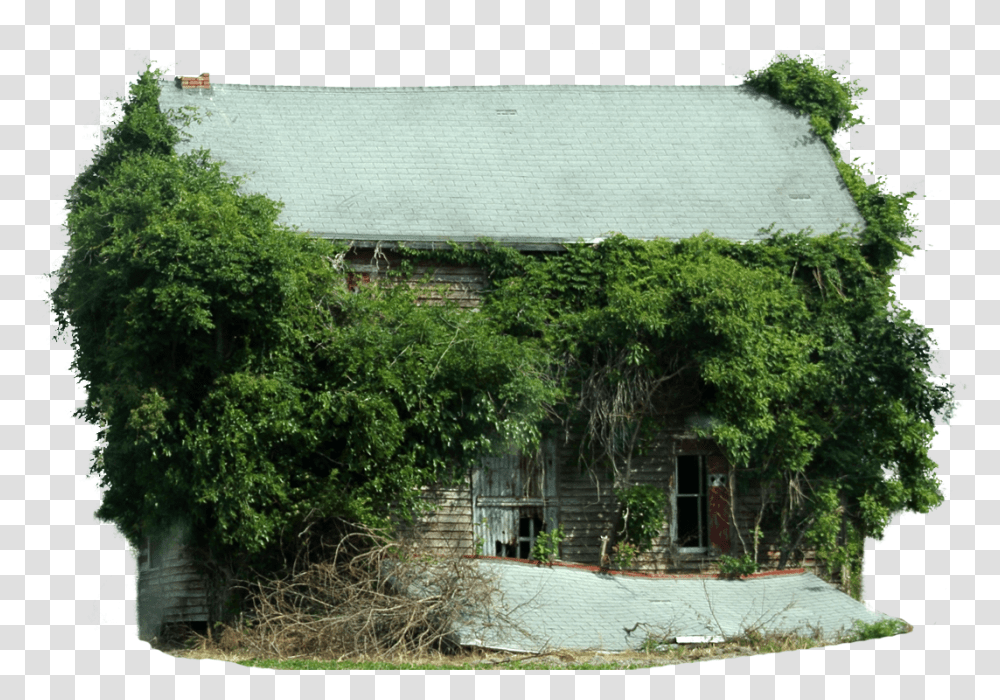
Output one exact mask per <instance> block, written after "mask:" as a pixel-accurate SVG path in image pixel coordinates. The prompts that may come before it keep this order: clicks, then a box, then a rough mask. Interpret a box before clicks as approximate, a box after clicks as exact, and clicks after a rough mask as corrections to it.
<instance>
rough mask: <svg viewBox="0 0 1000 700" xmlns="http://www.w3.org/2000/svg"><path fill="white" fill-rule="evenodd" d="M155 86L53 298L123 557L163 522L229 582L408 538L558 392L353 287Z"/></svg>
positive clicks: (488, 324)
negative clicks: (303, 541) (368, 536)
mask: <svg viewBox="0 0 1000 700" xmlns="http://www.w3.org/2000/svg"><path fill="white" fill-rule="evenodd" d="M160 74H161V73H160V71H150V70H148V69H147V71H146V72H145V73H143V74H141V75H140V76H139V80H138V82H137V83H135V84H134V85H133V86H132V87H131V90H130V98H129V99H128V100H127V101H125V104H124V109H123V117H122V120H121V122H120V123H119V124H117V125H116V126H115V127H114V128H113V129H111V131H110V132H109V133H108V134H107V139H106V142H105V144H104V145H103V146H102V147H101V148H100V149H98V152H97V153H96V155H95V159H94V161H93V163H92V164H91V165H90V166H89V167H88V168H86V169H85V170H84V172H83V173H81V175H80V176H79V177H78V178H77V180H76V182H75V183H74V185H73V187H72V189H71V191H70V192H69V195H68V197H67V205H68V208H69V214H68V218H67V228H68V229H69V232H70V241H69V249H68V251H67V255H66V257H65V260H64V262H63V265H62V267H61V268H60V270H58V271H57V273H55V274H57V275H58V278H59V283H58V286H57V287H56V288H55V289H54V290H53V292H52V294H51V299H52V306H53V309H54V311H55V313H56V318H57V320H58V327H59V328H58V330H59V333H60V334H62V333H65V332H66V331H67V330H69V331H71V332H72V345H73V348H74V350H75V359H74V364H73V367H74V369H75V370H76V371H77V373H78V374H79V376H80V378H81V380H82V381H83V382H85V385H86V387H87V401H86V404H85V405H84V406H83V407H82V408H81V409H79V410H78V411H77V413H76V415H77V416H79V417H82V418H84V419H85V420H86V421H87V422H89V423H91V424H94V425H99V426H100V427H101V430H100V432H99V434H98V438H99V440H100V441H102V443H103V444H101V445H100V446H99V447H98V448H97V449H96V450H95V452H94V463H93V466H92V469H91V471H92V473H93V474H94V475H96V476H97V477H99V478H100V483H101V487H102V489H103V490H104V493H103V499H102V502H101V505H100V508H99V509H98V510H97V513H96V516H97V517H98V518H99V519H101V520H105V521H109V522H113V523H115V524H116V525H117V527H118V528H119V530H120V531H121V532H122V533H123V534H124V535H125V536H126V537H127V539H128V541H129V542H130V543H131V544H132V546H133V547H139V546H140V545H141V538H142V537H144V536H145V535H149V534H154V535H155V534H157V533H163V532H167V531H168V528H172V527H173V526H174V525H176V524H178V523H179V524H180V525H181V526H182V527H186V528H187V530H188V531H189V532H190V534H191V536H192V542H191V546H192V547H193V548H194V550H195V551H199V552H203V553H204V554H205V556H204V557H203V561H202V562H201V563H204V564H206V565H207V566H208V565H210V566H213V567H215V569H214V571H215V573H216V574H218V575H220V576H224V577H226V578H227V579H228V580H230V581H231V580H233V579H234V578H239V577H240V576H241V575H247V574H248V573H249V572H250V571H251V570H254V571H268V570H272V571H273V570H275V569H276V568H277V567H279V565H281V562H283V557H284V554H285V553H286V552H292V551H294V550H295V546H296V544H297V542H298V538H299V536H300V534H301V533H305V532H308V533H309V534H310V535H322V534H323V532H324V531H325V532H329V533H331V534H334V533H335V529H336V528H337V527H339V525H337V524H338V523H340V522H341V519H346V520H348V521H351V522H355V523H360V524H362V525H365V526H369V527H386V526H389V525H390V524H392V523H393V522H397V521H400V520H402V521H404V522H405V521H406V520H407V519H408V518H409V517H410V516H412V515H414V514H418V513H420V512H422V510H423V508H424V504H423V501H421V500H420V498H419V496H420V489H421V487H423V486H426V485H429V484H433V483H437V482H439V481H441V480H444V481H446V482H447V481H448V480H449V479H452V478H456V477H458V476H461V475H462V473H463V472H462V470H463V469H464V468H465V467H468V466H469V465H470V464H471V463H472V460H474V459H475V458H476V457H477V456H478V455H479V454H480V453H483V452H488V451H492V450H496V449H499V447H500V446H501V445H507V444H510V445H513V446H517V447H523V448H525V449H530V447H531V446H532V445H533V444H535V443H537V441H538V437H539V436H538V424H539V423H540V422H541V420H542V418H543V417H544V414H545V411H546V406H547V405H548V404H549V403H551V402H553V401H555V400H556V398H558V397H557V395H556V393H555V392H554V391H553V389H552V387H550V386H549V385H548V384H547V383H546V382H545V381H544V378H543V369H544V368H545V367H546V363H545V358H544V356H542V355H540V354H539V352H538V350H537V349H536V348H534V347H533V346H531V345H530V344H525V343H521V342H520V341H519V340H518V339H517V338H514V337H512V336H504V335H503V334H502V333H500V332H499V330H498V329H497V327H496V324H495V322H494V321H493V320H492V319H491V318H489V317H487V316H485V315H478V314H468V313H463V312H462V311H460V310H459V309H457V308H454V307H435V306H420V305H418V304H416V303H415V297H414V293H413V292H412V291H411V290H410V289H409V288H408V287H407V286H406V285H388V286H386V285H373V286H367V287H362V288H361V289H359V290H357V293H351V292H350V291H349V289H348V286H347V281H346V271H345V268H344V264H343V257H344V253H345V248H344V247H343V246H337V245H334V244H332V243H330V242H328V241H323V240H321V239H316V238H312V237H310V236H308V235H306V234H305V233H301V232H298V231H293V230H290V229H287V228H285V227H282V226H280V225H279V224H277V223H276V218H277V215H278V213H279V211H280V206H279V205H278V204H276V203H274V202H272V201H270V200H268V199H267V198H265V197H263V196H259V195H245V194H243V193H241V192H240V191H239V184H240V180H239V179H238V178H229V177H226V176H225V175H224V174H223V173H222V171H221V164H220V163H218V162H213V161H212V160H211V159H210V157H209V155H208V152H207V151H196V152H193V153H188V154H179V153H178V152H177V150H176V148H175V147H176V146H177V144H178V143H179V140H180V138H181V137H182V136H183V132H182V128H183V127H185V126H187V125H188V124H190V119H191V118H194V116H193V115H190V114H183V113H180V114H178V113H163V112H161V111H160V108H159V99H158V98H159V89H160V88H159V84H158V81H157V78H158V77H159V75H160ZM123 101H124V100H123ZM324 528H325V530H324Z"/></svg>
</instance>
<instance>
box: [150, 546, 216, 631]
mask: <svg viewBox="0 0 1000 700" xmlns="http://www.w3.org/2000/svg"><path fill="white" fill-rule="evenodd" d="M182 534H183V530H182V529H181V528H175V529H174V530H172V531H171V532H170V533H167V534H166V535H165V536H162V537H160V538H157V539H154V541H153V542H152V547H153V551H152V552H151V551H150V547H149V543H148V541H147V542H146V543H144V545H143V547H141V548H140V550H139V557H138V570H139V576H138V580H137V583H136V588H137V590H136V607H137V610H138V617H139V620H138V623H139V638H140V639H143V640H149V639H151V638H152V637H154V636H156V635H157V634H159V631H160V627H161V625H163V624H164V623H171V622H207V621H208V602H207V595H206V590H205V585H204V581H203V579H202V577H201V576H200V575H199V574H198V572H197V570H196V568H195V564H194V558H193V557H192V556H190V555H189V554H188V552H187V549H186V548H185V547H184V546H183V544H182V541H183V540H182ZM157 548H159V552H157V551H156V550H157ZM151 554H152V555H153V556H152V559H153V560H152V561H151Z"/></svg>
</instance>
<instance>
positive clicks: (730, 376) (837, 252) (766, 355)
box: [411, 56, 954, 595]
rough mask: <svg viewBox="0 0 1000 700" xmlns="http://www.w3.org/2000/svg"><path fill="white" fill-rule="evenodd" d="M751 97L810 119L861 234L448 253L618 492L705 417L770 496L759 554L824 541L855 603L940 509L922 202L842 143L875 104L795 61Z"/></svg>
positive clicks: (781, 64) (622, 241) (759, 82)
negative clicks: (843, 132)
mask: <svg viewBox="0 0 1000 700" xmlns="http://www.w3.org/2000/svg"><path fill="white" fill-rule="evenodd" d="M747 84H748V86H749V87H750V88H751V89H755V90H757V91H759V92H762V93H764V94H768V95H770V96H772V97H775V98H777V99H780V100H782V101H784V102H786V103H787V104H789V105H791V106H792V107H795V108H797V109H800V110H802V111H804V112H806V113H808V114H809V115H810V120H811V124H812V125H813V129H814V131H815V132H816V134H817V136H818V137H819V138H821V139H822V140H823V141H824V143H826V145H827V146H828V148H829V150H830V152H831V155H832V156H833V157H834V160H835V162H836V164H837V167H838V169H839V171H840V173H841V174H842V176H843V178H844V181H845V183H846V184H847V186H848V189H849V190H850V192H851V194H852V195H853V196H854V199H855V201H856V202H857V203H858V207H859V210H860V212H861V214H862V216H863V217H864V219H865V228H864V230H862V231H861V232H860V234H859V237H858V238H855V237H853V236H847V235H845V234H846V233H847V232H846V231H844V230H843V229H838V230H837V231H831V232H825V233H823V234H822V235H811V234H812V232H811V231H803V232H798V233H785V232H784V231H776V232H775V231H773V227H771V228H768V229H765V230H763V231H762V232H761V233H762V234H764V237H763V238H762V240H760V241H759V242H758V243H753V244H736V243H732V242H728V241H723V240H719V239H715V238H714V237H712V236H711V235H710V233H708V232H706V234H703V235H701V236H697V237H694V238H690V239H687V240H683V241H680V242H677V243H671V242H668V241H665V240H655V241H650V242H641V241H636V240H629V239H627V238H625V237H623V236H620V235H613V236H611V237H609V238H608V239H607V240H605V241H604V242H603V243H601V244H599V245H596V246H587V245H582V244H580V245H576V246H570V247H569V249H568V250H567V252H566V253H565V254H562V255H559V256H550V257H548V258H545V259H537V258H534V257H531V256H528V255H519V254H517V253H516V252H514V251H509V250H504V249H501V248H499V247H498V246H496V245H494V244H489V243H488V242H484V244H483V245H482V246H480V247H478V248H477V249H474V250H469V249H459V248H458V247H457V246H455V247H454V248H453V250H452V252H451V253H449V254H448V256H444V257H447V259H450V260H454V261H456V262H461V263H463V264H475V265H479V266H481V267H483V268H484V269H486V270H488V271H489V273H490V280H491V289H490V290H489V292H488V294H487V295H486V303H485V305H484V311H485V312H486V313H488V314H490V315H491V316H493V317H494V318H495V319H497V322H498V323H499V324H501V327H502V328H503V329H504V331H505V333H507V334H511V335H515V336H518V337H524V338H533V339H539V340H540V341H541V342H542V344H543V346H544V347H546V348H547V349H548V351H549V353H550V357H551V363H552V364H551V365H550V372H551V374H552V376H553V377H554V378H558V379H560V380H561V381H562V382H563V384H562V386H563V389H564V391H565V393H566V396H567V400H566V401H565V402H564V403H563V404H562V405H561V408H562V415H563V418H564V419H566V420H569V421H570V422H571V423H575V424H576V425H577V426H578V427H579V428H580V429H581V431H582V432H583V433H584V435H585V440H584V445H587V444H589V445H590V446H591V447H592V448H593V449H592V450H591V458H592V461H591V464H596V463H598V462H600V463H603V464H605V465H606V466H607V467H608V469H609V470H610V472H611V474H612V476H613V478H614V481H615V487H616V489H624V488H627V487H628V486H629V485H630V484H631V459H632V455H633V454H637V453H639V452H640V451H641V450H642V447H643V445H644V440H645V439H646V438H648V436H649V435H650V434H651V433H652V432H653V431H654V430H655V426H656V424H657V422H658V421H659V420H660V419H661V418H662V417H663V416H664V415H667V414H670V413H686V412H689V411H690V410H692V409H693V408H696V407H698V408H701V409H702V410H704V411H705V412H706V413H708V414H709V415H710V416H711V418H712V420H711V423H710V424H709V425H702V426H701V427H699V428H698V430H699V431H700V432H701V434H702V435H705V436H708V437H712V438H713V439H714V440H715V442H716V443H717V444H718V445H719V446H720V448H721V449H722V451H723V452H724V453H725V455H726V457H727V458H728V460H729V462H730V463H731V464H732V465H733V468H734V469H737V470H739V471H740V474H739V475H738V476H737V484H740V485H743V487H744V488H746V486H747V485H748V484H749V485H755V486H756V488H758V489H759V490H760V492H761V493H762V494H763V495H764V508H763V509H762V511H761V512H760V513H759V514H758V518H757V523H756V525H757V529H756V532H755V535H756V536H755V538H754V543H753V545H752V547H747V545H746V544H744V547H745V548H746V549H748V550H750V551H752V552H753V556H754V558H755V560H756V556H757V541H756V540H757V536H759V535H760V533H761V528H762V525H766V527H764V528H763V529H766V530H768V531H770V532H772V533H776V536H777V537H778V541H777V542H776V544H777V545H778V546H779V547H780V548H781V550H782V557H781V562H780V565H782V566H783V565H784V564H785V562H786V561H787V560H788V558H789V557H790V556H791V555H792V554H793V553H794V551H796V550H797V549H798V548H799V547H800V546H801V545H804V544H809V545H812V546H814V547H816V548H817V549H818V550H819V552H820V556H821V557H822V558H825V559H826V561H827V563H828V564H829V565H830V567H831V569H834V570H837V571H838V572H840V573H843V574H844V578H845V580H847V579H850V580H851V582H852V583H851V585H852V586H853V587H854V588H855V590H854V593H855V595H860V592H859V591H858V590H857V589H856V587H857V585H858V584H859V583H860V573H861V559H860V557H861V555H862V554H863V540H864V538H865V537H873V538H876V539H880V538H881V537H882V533H883V531H884V529H885V527H886V525H887V524H888V523H889V521H890V519H891V518H892V516H893V515H894V514H896V513H899V512H901V511H903V510H909V511H913V512H920V513H926V512H928V510H929V509H931V508H933V507H935V506H937V505H939V504H940V503H941V502H942V496H941V493H940V488H939V487H940V482H939V481H938V479H937V478H936V476H935V475H934V471H935V465H934V463H933V461H932V460H931V459H930V458H929V456H928V454H927V451H928V449H929V447H930V441H931V439H932V438H933V436H934V422H935V420H937V419H940V418H944V419H945V420H948V419H950V417H951V414H952V411H953V409H954V402H953V400H952V396H953V394H952V387H951V386H950V385H945V386H940V385H938V384H936V383H935V382H934V381H933V377H932V374H931V371H930V363H931V360H932V355H931V346H932V341H931V340H930V337H929V331H928V330H927V329H926V328H923V327H921V326H919V325H918V324H916V323H914V322H913V320H912V318H911V317H910V314H909V312H907V311H906V309H904V308H903V307H902V306H901V305H899V304H898V303H897V302H896V301H895V299H894V298H893V294H892V289H891V285H890V282H891V274H892V272H893V271H894V270H896V269H897V268H898V264H899V260H900V258H901V256H903V255H909V254H911V253H912V251H913V250H914V249H915V248H914V247H913V246H911V245H909V244H907V243H905V240H906V239H908V238H911V237H912V236H913V233H914V231H915V229H914V227H913V226H912V225H911V224H910V222H909V221H908V219H907V216H906V208H907V200H908V199H909V198H910V197H911V196H912V195H913V193H912V192H911V193H906V194H904V195H902V196H899V197H896V196H893V195H891V194H887V193H885V192H883V191H882V190H881V182H875V183H873V184H870V185H869V184H866V183H865V181H864V179H863V177H862V176H861V174H860V173H859V172H858V171H857V169H856V167H855V166H853V165H849V164H846V163H844V162H843V161H842V160H841V159H840V154H839V151H838V150H837V149H836V147H835V146H834V143H833V141H832V138H831V134H832V133H833V132H834V130H836V129H838V128H849V127H851V126H854V125H856V124H859V123H861V120H860V119H859V118H856V117H855V116H854V115H853V113H852V110H853V109H855V108H856V105H855V104H853V102H852V100H853V97H854V95H856V94H860V93H861V92H863V89H855V88H853V87H852V86H851V85H843V84H841V83H840V82H838V81H837V79H836V78H835V77H834V75H833V71H831V70H827V71H820V70H819V69H817V68H816V67H815V66H813V65H812V61H811V59H789V58H788V57H787V56H779V57H778V59H776V61H775V62H774V63H773V64H772V65H771V66H769V67H768V68H767V69H765V70H763V71H761V72H759V73H754V72H753V71H751V72H750V73H749V74H748V80H747ZM859 243H860V245H859ZM411 255H412V256H414V257H417V258H419V257H421V256H424V255H426V254H424V253H420V252H417V251H413V252H412V253H411ZM434 255H435V256H436V257H438V258H441V257H443V254H442V253H440V252H436V253H435V254H434ZM835 522H839V527H834V526H833V523H835ZM738 534H740V538H741V539H742V534H741V533H738Z"/></svg>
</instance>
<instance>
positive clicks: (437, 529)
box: [402, 477, 475, 557]
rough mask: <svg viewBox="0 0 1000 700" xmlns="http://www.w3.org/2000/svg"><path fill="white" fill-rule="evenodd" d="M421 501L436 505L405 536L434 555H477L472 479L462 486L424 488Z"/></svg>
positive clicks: (404, 531)
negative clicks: (434, 508)
mask: <svg viewBox="0 0 1000 700" xmlns="http://www.w3.org/2000/svg"><path fill="white" fill-rule="evenodd" d="M421 498H423V499H424V500H425V501H426V502H428V503H430V504H433V505H435V506H436V507H437V508H436V510H434V511H432V512H430V513H428V514H427V515H425V516H424V517H422V518H418V519H417V520H416V522H415V523H414V524H413V525H412V526H411V527H409V528H406V529H405V530H403V532H402V534H404V536H406V537H409V538H412V539H413V540H414V541H415V542H417V543H418V544H419V545H420V546H421V547H422V548H423V549H424V551H426V552H427V553H428V554H431V555H433V556H440V557H446V556H456V555H457V556H463V555H467V554H474V553H475V549H474V547H473V541H472V489H471V486H470V484H469V479H468V477H466V479H465V483H464V484H462V485H460V486H454V487H444V486H435V487H433V488H426V487H425V488H424V489H422V493H421Z"/></svg>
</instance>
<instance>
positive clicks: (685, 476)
mask: <svg viewBox="0 0 1000 700" xmlns="http://www.w3.org/2000/svg"><path fill="white" fill-rule="evenodd" d="M707 472H708V470H707V469H706V468H705V460H704V458H703V457H701V456H699V455H680V456H678V457H677V480H676V482H675V483H676V484H677V493H676V499H677V511H676V512H677V536H676V538H675V539H676V540H677V545H678V546H679V547H700V548H705V547H708V473H707Z"/></svg>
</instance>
